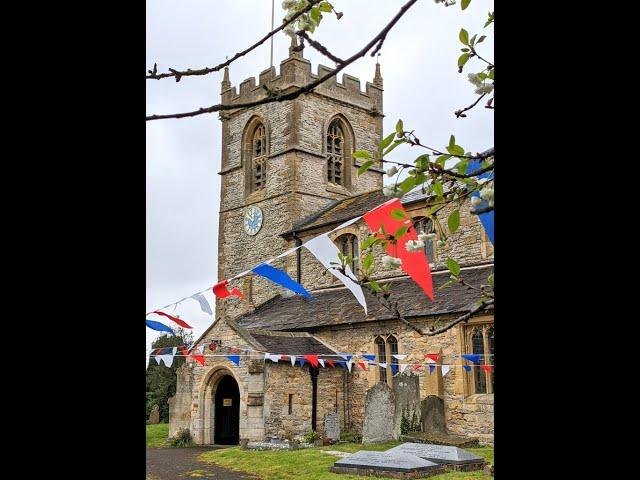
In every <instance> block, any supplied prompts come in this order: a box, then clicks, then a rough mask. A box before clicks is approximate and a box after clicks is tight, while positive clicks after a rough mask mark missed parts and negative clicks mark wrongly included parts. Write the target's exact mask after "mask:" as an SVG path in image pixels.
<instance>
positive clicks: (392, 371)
mask: <svg viewBox="0 0 640 480" xmlns="http://www.w3.org/2000/svg"><path fill="white" fill-rule="evenodd" d="M396 373H398V365H396V364H395V363H392V364H391V374H392V375H395V374H396Z"/></svg>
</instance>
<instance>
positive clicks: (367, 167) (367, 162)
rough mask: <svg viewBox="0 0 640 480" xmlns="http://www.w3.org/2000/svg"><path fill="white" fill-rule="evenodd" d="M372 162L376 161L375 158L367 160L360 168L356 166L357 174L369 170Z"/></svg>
mask: <svg viewBox="0 0 640 480" xmlns="http://www.w3.org/2000/svg"><path fill="white" fill-rule="evenodd" d="M374 163H376V162H375V160H367V161H366V162H364V163H363V164H362V165H360V168H358V175H362V174H363V173H364V172H366V171H367V170H369V169H370V168H371V166H372V165H373V164H374Z"/></svg>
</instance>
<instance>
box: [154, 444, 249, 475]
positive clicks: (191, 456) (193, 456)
mask: <svg viewBox="0 0 640 480" xmlns="http://www.w3.org/2000/svg"><path fill="white" fill-rule="evenodd" d="M212 448H216V447H190V448H147V479H149V480H151V479H152V480H191V479H194V480H196V479H199V478H203V479H216V480H257V479H259V477H256V476H252V475H249V474H245V473H240V472H233V471H231V470H227V469H226V468H222V467H218V466H216V465H212V464H210V463H204V462H201V461H199V460H198V456H199V455H201V454H202V453H204V452H208V451H210V450H212ZM194 474H195V475H194Z"/></svg>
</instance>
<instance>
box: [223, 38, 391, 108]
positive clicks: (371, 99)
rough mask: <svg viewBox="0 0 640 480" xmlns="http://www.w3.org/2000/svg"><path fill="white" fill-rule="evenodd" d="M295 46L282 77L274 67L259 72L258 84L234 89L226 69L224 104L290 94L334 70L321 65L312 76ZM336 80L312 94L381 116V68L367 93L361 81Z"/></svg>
mask: <svg viewBox="0 0 640 480" xmlns="http://www.w3.org/2000/svg"><path fill="white" fill-rule="evenodd" d="M294 46H295V43H294V44H292V48H290V49H289V52H290V54H289V57H288V58H286V59H285V60H283V61H282V62H280V72H279V74H278V73H277V72H276V68H275V67H271V68H268V69H266V70H263V71H262V72H260V75H259V76H258V79H257V80H256V77H249V78H246V79H244V80H243V81H242V82H241V83H240V85H239V87H238V88H236V87H235V86H233V87H232V86H231V82H230V81H229V75H228V73H229V72H228V69H225V76H224V80H223V81H222V90H221V96H222V103H223V104H242V103H248V102H254V101H256V100H261V99H262V98H265V97H266V96H267V95H268V94H269V92H270V91H279V92H288V91H291V90H294V89H296V88H300V87H303V86H305V85H307V84H308V83H310V82H312V81H314V80H316V79H318V78H320V77H322V76H324V75H326V74H328V73H330V72H332V71H333V70H334V69H332V68H330V67H327V66H325V65H318V68H317V73H313V72H312V71H311V62H310V61H309V60H307V59H306V58H303V57H302V55H301V53H300V52H296V51H295V50H293V47H294ZM336 77H337V75H336ZM336 77H332V78H329V79H328V80H326V81H325V82H323V83H322V84H320V85H319V86H317V87H316V88H315V89H314V90H313V91H314V92H315V93H317V94H320V95H325V96H327V97H330V98H333V99H336V100H339V101H343V102H346V103H348V104H351V105H354V106H357V107H360V108H363V109H366V110H369V111H375V112H377V113H380V114H381V113H382V92H383V89H382V77H381V76H380V66H379V64H377V65H376V74H375V77H374V80H373V82H368V81H367V82H365V90H364V91H362V90H361V89H360V85H361V81H360V79H359V78H356V77H353V76H351V75H348V74H346V73H343V74H342V81H341V82H339V81H338V79H337V78H336Z"/></svg>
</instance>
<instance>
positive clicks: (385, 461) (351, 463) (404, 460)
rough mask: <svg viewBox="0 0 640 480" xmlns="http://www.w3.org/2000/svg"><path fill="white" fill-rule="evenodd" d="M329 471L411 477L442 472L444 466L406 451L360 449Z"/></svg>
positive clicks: (422, 476)
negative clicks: (369, 450)
mask: <svg viewBox="0 0 640 480" xmlns="http://www.w3.org/2000/svg"><path fill="white" fill-rule="evenodd" d="M330 471H331V472H333V473H348V474H351V475H363V476H374V477H388V478H402V479H411V478H424V477H428V476H431V475H437V474H439V473H444V466H443V465H439V464H437V463H435V462H430V461H428V460H423V459H421V458H419V457H416V456H415V455H411V454H407V453H401V452H390V451H386V452H368V451H364V450H360V451H359V452H356V453H354V454H352V455H348V456H346V457H344V458H342V459H340V460H338V461H337V462H336V463H334V464H333V467H331V469H330Z"/></svg>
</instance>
